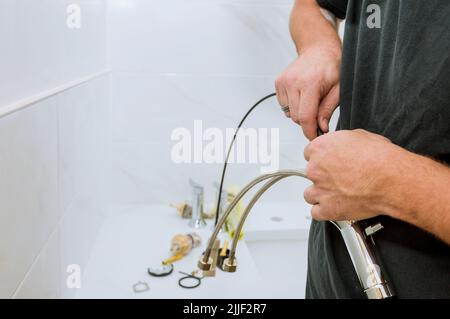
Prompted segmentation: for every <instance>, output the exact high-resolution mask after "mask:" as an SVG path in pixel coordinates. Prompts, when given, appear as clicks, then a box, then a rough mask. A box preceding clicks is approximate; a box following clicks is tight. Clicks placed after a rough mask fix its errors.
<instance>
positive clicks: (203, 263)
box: [197, 256, 213, 271]
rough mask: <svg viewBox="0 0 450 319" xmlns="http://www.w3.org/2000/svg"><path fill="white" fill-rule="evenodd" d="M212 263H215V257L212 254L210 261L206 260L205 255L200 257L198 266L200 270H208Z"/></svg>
mask: <svg viewBox="0 0 450 319" xmlns="http://www.w3.org/2000/svg"><path fill="white" fill-rule="evenodd" d="M212 264H213V259H212V257H211V256H210V257H208V261H207V262H206V261H205V257H204V256H202V257H201V258H200V260H199V261H198V263H197V266H198V268H199V269H200V270H205V271H207V270H210V269H211V267H212Z"/></svg>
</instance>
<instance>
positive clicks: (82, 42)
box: [0, 0, 106, 106]
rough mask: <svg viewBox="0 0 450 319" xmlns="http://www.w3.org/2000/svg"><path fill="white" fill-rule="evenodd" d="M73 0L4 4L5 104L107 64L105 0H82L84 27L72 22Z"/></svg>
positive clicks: (0, 11) (1, 95) (0, 25)
mask: <svg viewBox="0 0 450 319" xmlns="http://www.w3.org/2000/svg"><path fill="white" fill-rule="evenodd" d="M71 3H73V1H70V0H58V1H55V0H40V1H36V0H4V1H1V3H0V38H1V39H2V41H1V42H0V52H2V59H1V60H0V69H1V70H2V72H1V73H0V106H2V105H4V104H8V103H12V102H14V101H16V100H19V99H21V98H24V97H28V96H30V95H34V94H36V93H39V92H40V91H43V90H47V89H50V88H53V87H55V86H58V85H61V84H63V83H65V82H68V81H73V80H76V79H77V78H80V77H83V76H87V75H89V74H92V73H96V72H99V71H103V70H104V69H105V68H106V44H105V43H106V22H105V11H106V4H105V0H80V1H77V2H76V3H78V4H79V5H80V6H81V10H82V11H81V21H82V24H81V29H69V28H68V27H67V25H66V20H67V16H68V13H67V12H66V8H67V5H69V4H71Z"/></svg>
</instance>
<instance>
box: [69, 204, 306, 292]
mask: <svg viewBox="0 0 450 319" xmlns="http://www.w3.org/2000/svg"><path fill="white" fill-rule="evenodd" d="M308 212H309V208H308V206H307V205H304V204H302V203H290V202H289V203H285V202H282V203H259V204H257V205H256V206H255V208H254V211H253V212H252V213H251V214H250V217H249V219H248V221H247V223H246V227H245V237H244V240H242V241H241V242H240V243H239V245H238V249H237V260H238V270H237V272H236V273H225V272H222V271H221V270H217V273H216V276H215V277H213V278H205V279H203V280H202V284H201V286H200V287H198V288H195V289H183V288H180V287H179V286H178V279H179V278H180V277H182V275H181V274H179V273H178V271H184V272H191V271H192V270H194V269H196V265H197V261H198V258H199V256H200V255H201V253H202V252H203V250H204V248H205V245H206V242H207V240H208V239H209V236H210V234H211V232H212V231H211V225H212V223H213V221H211V220H208V226H207V227H206V228H204V229H201V230H196V232H197V233H199V234H200V235H201V237H202V247H198V248H195V249H194V250H193V251H191V252H190V253H189V255H188V256H186V257H185V258H184V259H182V260H180V261H178V262H176V263H174V266H175V269H174V272H173V274H171V275H170V276H167V277H161V278H157V277H152V276H149V275H148V274H147V268H148V267H149V266H158V265H160V263H161V260H163V259H165V258H167V257H169V245H170V241H171V238H172V237H173V236H174V235H175V234H178V233H180V234H184V233H188V232H191V231H193V230H192V229H191V228H189V227H188V226H187V220H183V219H181V218H180V217H179V216H178V215H177V214H176V212H175V211H174V209H173V208H170V207H168V206H163V205H153V206H126V207H116V208H114V209H113V212H112V214H111V217H108V218H107V219H106V221H105V223H104V225H103V227H102V229H101V231H100V233H99V236H98V239H97V241H96V243H95V245H94V248H93V252H92V255H91V258H90V261H89V263H88V265H87V267H86V269H84V270H82V271H83V281H82V287H81V289H79V291H78V293H77V298H182V299H191V298H212V299H214V298H276V297H277V296H278V295H279V292H280V290H281V291H282V290H283V286H281V287H280V288H279V289H278V291H277V289H270V286H272V285H269V284H268V280H266V279H265V277H271V276H264V275H263V274H262V273H261V271H260V267H259V266H258V265H256V264H255V258H254V256H252V253H251V252H250V251H249V247H250V246H251V245H250V243H251V242H252V243H256V242H258V241H262V242H274V241H279V242H281V243H282V242H283V241H286V240H298V241H301V242H302V243H304V246H306V238H307V233H308V228H309V219H307V218H306V216H307V215H308ZM272 217H276V218H275V220H276V221H273V220H272ZM252 245H253V244H252ZM293 247H296V246H293ZM259 250H261V249H259ZM270 253H271V252H270V251H268V252H267V254H268V258H269V259H271V257H270ZM273 253H275V252H273ZM288 255H290V254H288ZM278 258H279V257H278ZM259 259H261V258H259ZM302 262H303V261H302ZM305 262H306V261H305ZM299 268H301V269H304V266H302V267H299ZM302 271H303V272H304V270H302ZM302 276H303V274H302ZM138 281H143V282H146V283H148V285H149V287H150V290H149V291H147V292H144V293H135V292H134V291H133V289H132V286H133V284H135V283H137V282H138ZM286 289H287V288H286ZM292 297H294V298H295V297H303V296H299V295H298V293H296V294H295V295H293V296H292Z"/></svg>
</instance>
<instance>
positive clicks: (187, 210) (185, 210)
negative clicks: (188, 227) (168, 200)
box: [170, 202, 192, 219]
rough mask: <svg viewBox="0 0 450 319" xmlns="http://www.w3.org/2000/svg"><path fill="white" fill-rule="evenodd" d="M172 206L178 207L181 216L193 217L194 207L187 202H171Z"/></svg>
mask: <svg viewBox="0 0 450 319" xmlns="http://www.w3.org/2000/svg"><path fill="white" fill-rule="evenodd" d="M170 207H173V208H176V209H177V211H178V213H179V214H180V217H181V218H184V219H189V218H191V217H192V207H191V206H190V205H189V204H188V203H186V202H182V203H179V204H170Z"/></svg>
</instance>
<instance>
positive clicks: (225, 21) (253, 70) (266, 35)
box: [108, 0, 295, 74]
mask: <svg viewBox="0 0 450 319" xmlns="http://www.w3.org/2000/svg"><path fill="white" fill-rule="evenodd" d="M290 7H291V5H290V4H286V3H281V4H279V3H273V4H271V3H268V2H265V3H258V2H247V1H242V2H234V1H232V2H228V1H180V0H169V1H166V0H164V1H147V0H110V1H109V20H108V25H109V28H110V30H109V31H110V32H109V35H110V37H109V52H110V62H111V65H112V67H113V68H114V69H115V70H118V71H123V70H127V71H130V70H133V71H138V72H143V71H145V72H152V73H166V72H175V73H207V74H212V73H226V74H229V73H233V74H234V73H237V74H277V73H278V72H279V71H280V70H282V69H283V68H285V67H286V65H287V64H288V63H289V62H291V61H292V60H293V59H294V57H295V48H294V46H293V44H292V41H290V35H289V30H288V20H289V12H290Z"/></svg>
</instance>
